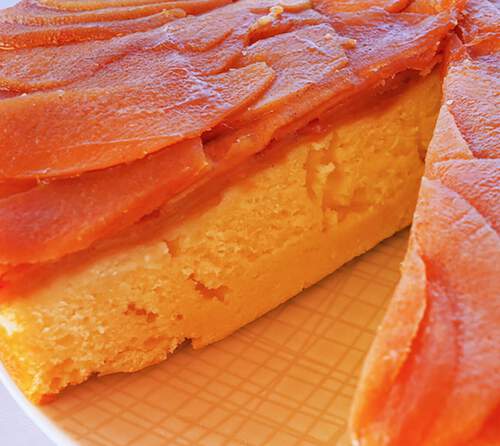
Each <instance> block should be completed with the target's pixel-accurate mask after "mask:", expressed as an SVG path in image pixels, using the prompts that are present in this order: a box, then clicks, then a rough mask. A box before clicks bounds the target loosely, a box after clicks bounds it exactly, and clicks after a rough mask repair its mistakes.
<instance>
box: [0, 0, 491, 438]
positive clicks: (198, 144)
mask: <svg viewBox="0 0 500 446" xmlns="http://www.w3.org/2000/svg"><path fill="white" fill-rule="evenodd" d="M174 6H175V7H174ZM496 8H497V7H496V5H495V4H494V3H491V2H489V1H488V0H484V1H480V0H471V1H469V2H466V1H457V2H452V1H449V2H448V1H442V2H440V1H436V2H427V1H419V0H417V1H410V0H407V1H406V0H405V1H388V0H369V1H350V0H344V1H340V0H338V1H333V0H317V1H314V2H312V3H311V2H309V1H308V0H304V1H302V0H297V1H289V0H276V1H274V0H240V1H237V2H230V1H225V0H222V1H221V0H196V1H194V0H192V1H191V0H187V1H179V2H174V3H172V2H168V3H162V2H155V3H149V2H144V1H142V0H140V1H139V0H129V1H127V2H122V1H120V2H117V1H115V0H100V1H99V2H92V3H86V2H78V1H73V0H57V1H56V0H51V1H45V0H23V1H22V2H21V3H19V4H18V5H16V6H15V7H13V8H9V9H7V10H4V11H2V12H1V13H0V45H1V46H2V47H3V48H5V49H8V50H9V51H3V52H2V53H1V54H0V126H1V128H2V129H3V133H2V135H3V136H2V139H1V140H0V358H1V360H2V361H3V363H4V364H5V366H6V368H7V369H8V371H9V372H10V374H11V375H12V376H13V378H14V380H15V381H16V383H17V384H18V386H19V387H20V388H21V389H22V391H23V392H24V393H25V394H26V395H27V396H28V397H29V398H30V399H32V400H33V401H35V402H38V403H39V402H47V401H49V400H50V399H51V398H53V397H54V396H55V395H57V394H58V393H59V392H60V391H62V390H63V389H64V388H66V387H67V386H69V385H74V384H79V383H81V382H83V381H85V380H86V379H88V378H89V377H91V376H93V375H105V374H110V373H116V372H133V371H136V370H140V369H142V368H144V367H147V366H149V365H151V364H155V363H158V362H160V361H162V360H164V359H165V358H166V357H167V356H169V355H170V354H172V353H173V352H174V351H175V349H176V348H177V347H178V346H179V345H181V344H183V343H185V342H187V343H191V344H192V345H193V346H194V347H195V348H199V347H203V346H205V345H207V344H210V343H212V342H215V341H218V340H220V339H222V338H224V337H225V336H227V335H229V334H230V333H232V332H234V331H235V330H237V329H238V328H240V327H242V326H243V325H245V324H247V323H249V322H251V321H252V320H254V319H256V318H257V317H259V316H261V315H262V314H264V313H265V312H267V311H269V310H271V309H273V308H275V307H276V306H278V305H280V304H281V303H283V302H284V301H286V300H287V299H289V298H291V297H293V296H294V295H296V294H297V293H299V292H300V291H301V290H303V289H304V288H306V287H308V286H310V285H312V284H314V283H316V282H317V281H318V280H320V279H321V278H323V277H325V276H326V275H328V274H330V273H331V272H333V271H334V270H335V269H337V268H339V267H340V266H341V265H343V264H344V263H346V262H348V261H349V260H351V259H352V258H354V257H355V256H358V255H360V254H362V253H364V252H366V251H367V250H369V249H370V248H372V247H373V246H375V245H376V244H377V243H378V242H380V241H381V240H383V239H385V238H387V237H389V236H391V235H393V234H394V233H395V232H397V231H398V230H400V229H402V228H404V227H406V226H408V225H409V224H410V223H411V222H412V219H413V218H414V217H413V215H414V211H415V204H416V203H417V196H419V201H418V203H419V204H418V207H417V211H416V214H415V224H414V227H413V232H412V234H413V235H412V238H411V242H410V248H409V251H408V255H407V259H406V261H405V264H404V267H403V279H402V281H401V283H400V285H399V287H398V289H397V291H396V294H395V298H394V301H393V303H392V306H391V308H390V309H389V313H388V315H387V318H386V320H385V322H384V323H383V324H382V328H381V332H380V334H379V337H378V338H377V340H376V341H375V344H374V346H373V349H372V352H371V353H370V355H369V358H368V361H367V363H366V366H365V371H364V374H363V376H362V380H361V383H360V387H359V391H358V394H357V398H356V401H355V405H354V408H353V415H352V420H351V421H352V422H351V427H352V431H353V436H354V438H355V439H356V440H357V441H359V443H360V444H362V445H400V444H405V445H409V446H410V445H412V444H415V445H427V444H428V445H431V444H432V445H433V444H439V445H450V446H452V445H459V444H462V443H463V442H464V441H469V440H471V441H472V440H474V439H475V438H479V437H480V436H481V435H482V434H481V432H482V431H483V430H485V431H486V432H487V433H488V435H490V436H491V435H493V436H494V435H496V434H494V433H493V434H492V433H491V430H490V429H487V426H488V425H487V424H486V423H490V424H494V422H495V420H493V422H492V421H490V420H491V419H493V418H491V417H494V413H495V410H496V406H497V405H498V404H499V401H500V395H499V393H498V388H500V382H498V378H499V376H500V373H499V372H498V370H497V368H495V367H496V366H495V364H494V359H492V358H494V355H495V352H496V353H498V348H496V347H495V345H494V343H495V342H497V341H498V333H497V331H495V330H494V327H493V326H492V325H495V321H498V317H499V315H498V314H497V313H498V311H497V310H498V307H499V305H498V294H497V295H495V291H498V287H499V284H498V279H497V278H496V277H495V274H496V272H498V271H497V270H496V269H495V265H497V264H498V255H499V252H500V249H499V246H498V232H497V231H498V225H497V223H498V209H497V207H498V202H499V200H498V188H499V178H498V167H499V166H498V164H497V163H496V161H497V158H498V156H497V154H498V119H497V115H498V109H497V108H496V106H495V100H494V99H493V97H492V95H493V92H494V91H496V89H497V87H498V77H497V73H496V72H495V67H497V62H498V60H497V53H496V49H497V45H496V42H497V41H498V40H497V39H498V32H497V31H498V22H496V17H498V11H497V9H496ZM495 14H496V15H495ZM221 22H223V23H224V24H225V26H220V24H221ZM457 24H458V25H457ZM457 26H458V28H457ZM442 88H444V97H443V98H442ZM496 105H498V104H496ZM438 113H439V118H438ZM436 120H437V126H436V130H435V125H436ZM431 138H432V143H431V145H430V150H429V153H428V154H427V155H426V152H427V147H428V145H429V142H430V141H431ZM424 159H426V167H425V176H424V179H423V182H422V185H420V183H421V178H422V175H423V174H424ZM419 189H420V193H419ZM466 208H467V209H466ZM476 214H477V215H476ZM469 220H470V222H469ZM479 223H481V224H479ZM474 225H476V226H477V228H476V226H474ZM464 234H467V236H464ZM476 239H477V240H476ZM471 240H475V242H474V243H473V242H472V241H471ZM471 259H473V260H471ZM495 259H497V260H495ZM451 265H454V266H451ZM460 272H462V273H463V276H462V273H460ZM459 276H460V277H459ZM443 296H445V297H446V298H444V297H443ZM485 302H486V303H485ZM456 308H460V309H461V310H460V311H463V312H462V313H460V314H459V315H458V313H457V310H456ZM484 312H487V316H484V317H483V316H482V314H483V313H484ZM478 320H480V321H481V323H480V324H479V325H477V324H476V325H475V323H474V321H478ZM457 321H459V322H457ZM456 324H458V328H457V326H456ZM488 330H491V333H492V335H491V338H488V337H487V339H488V342H486V341H484V342H483V341H481V340H480V339H479V338H478V336H481V333H483V334H484V333H488ZM443 338H445V339H446V341H445V340H443ZM464 339H465V340H466V341H464ZM491 339H493V343H492V342H491ZM495 340H496V341H495ZM461 342H464V344H463V345H462V344H461ZM497 344H498V342H497ZM431 346H432V348H431ZM460 349H462V350H463V351H462V350H460ZM476 350H477V352H483V353H484V355H482V356H481V354H480V353H477V355H476V353H474V354H472V353H471V354H472V355H473V356H474V355H476V356H477V358H476V356H474V358H476V359H477V363H476V365H473V361H474V360H475V359H473V358H472V356H471V357H470V358H469V357H467V358H466V359H464V362H463V363H461V362H460V360H459V359H457V358H465V356H466V353H467V354H468V353H469V352H471V351H476ZM460 351H462V353H460ZM415 352H416V353H415ZM436 355H437V356H439V357H442V358H443V361H442V362H440V361H439V360H437V359H436ZM388 357H389V358H390V361H389V360H387V358H388ZM422 358H424V359H422ZM422 361H424V362H425V367H424V366H422V363H421V362H422ZM491 367H493V368H492V369H491ZM486 371H488V372H489V373H492V375H491V376H490V375H488V376H487V372H486ZM474 379H476V381H474ZM418 380H423V381H422V382H425V385H423V386H422V387H416V386H415V382H417V381H418ZM449 380H452V381H450V384H449V385H446V386H445V385H444V384H443V383H447V382H448V381H449ZM453 380H455V381H453ZM488 383H489V384H488ZM497 384H498V385H497ZM429 389H431V390H429ZM438 390H439V392H441V393H440V395H441V394H442V396H443V398H445V397H446V398H449V399H448V400H446V401H447V403H446V404H444V405H443V406H442V407H441V404H440V402H439V401H438V400H433V398H434V396H433V395H435V392H434V391H438ZM432 392H434V393H432ZM465 404H467V405H471V407H474V414H473V415H471V416H470V417H469V418H467V420H465V421H464V422H463V423H459V422H458V418H460V417H459V414H458V412H457V413H455V412H454V410H455V409H454V407H463V406H464V405H465ZM438 405H439V406H440V407H438ZM422 414H426V415H425V416H423V415H422ZM461 419H462V420H463V418H461ZM396 420H397V422H396ZM459 424H460V427H457V428H450V427H449V426H448V425H453V426H455V425H457V426H458V425H459ZM483 425H484V426H486V427H484V426H483ZM483 427H484V429H483ZM411 442H413V443H411ZM460 442H462V443H460ZM463 444H468V443H463Z"/></svg>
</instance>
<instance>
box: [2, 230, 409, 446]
mask: <svg viewBox="0 0 500 446" xmlns="http://www.w3.org/2000/svg"><path fill="white" fill-rule="evenodd" d="M406 242H407V231H405V232H403V233H401V234H399V235H396V236H395V237H393V238H391V239H389V240H387V241H385V242H383V243H381V244H380V245H379V246H378V247H376V248H375V249H373V250H372V251H370V252H369V253H367V254H365V255H364V256H362V257H360V258H358V259H357V260H355V261H352V262H350V263H349V264H348V265H346V266H344V267H343V268H342V269H340V270H339V271H337V272H336V273H335V274H332V275H331V276H329V277H328V278H326V279H324V280H323V281H322V282H320V283H319V284H317V285H315V286H314V287H312V288H310V289H308V290H306V291H304V292H303V293H301V294H300V295H298V296H297V297H295V298H294V299H292V300H291V301H289V302H288V303H286V304H284V305H282V306H280V307H279V308H277V309H276V310H274V311H272V312H270V313H268V314H267V315H265V316H263V317H262V318H260V319H259V320H257V321H255V322H253V323H252V324H249V325H248V326H246V327H244V328H243V329H241V330H239V331H238V332H237V333H235V334H233V335H232V336H230V337H229V338H227V339H225V340H223V341H220V342H218V343H216V344H214V345H211V346H209V347H206V348H204V349H202V350H198V351H194V350H192V349H191V348H190V347H185V348H183V349H181V350H180V351H179V352H177V353H175V354H174V355H173V356H172V357H171V358H170V359H169V360H167V361H166V362H164V363H162V364H160V365H158V366H154V367H150V368H149V369H146V370H144V371H141V372H138V373H135V374H130V375H115V376H109V377H104V378H100V379H93V380H90V381H89V382H88V383H86V384H83V385H81V386H78V387H76V388H73V389H70V390H68V391H67V392H65V393H64V394H63V395H62V397H61V398H60V399H58V400H57V401H56V402H55V403H53V404H51V405H49V406H45V407H43V408H42V409H39V408H37V407H34V406H33V405H31V404H30V403H29V402H27V401H26V400H25V399H24V397H23V396H22V395H21V394H20V392H19V391H18V390H17V389H16V388H15V386H14V385H13V384H12V382H11V381H10V379H9V378H7V376H6V375H5V373H4V372H2V373H1V378H2V381H3V382H4V383H5V384H6V386H7V387H8V388H9V390H10V392H11V393H12V395H13V396H14V398H15V399H16V400H17V402H18V404H19V405H20V406H21V407H22V408H23V410H24V411H25V412H26V413H27V414H28V415H29V416H30V417H31V418H32V419H33V420H34V421H35V423H36V424H37V425H38V426H39V427H40V428H41V429H42V430H43V431H44V432H45V433H46V434H47V435H48V436H49V437H50V438H51V439H52V440H53V441H54V442H55V443H56V444H57V445H60V446H75V444H77V445H87V446H160V445H167V444H168V445H169V446H181V445H185V446H191V445H200V446H204V445H207V446H218V445H231V446H236V445H243V444H244V445H259V446H261V445H273V446H274V445H276V446H284V445H286V446H293V445H300V446H320V445H321V446H324V445H338V446H341V445H342V446H343V445H347V444H348V437H347V432H346V429H347V424H346V420H347V417H348V411H349V405H350V402H351V398H352V395H353V393H354V390H355V386H356V381H357V376H358V373H359V369H360V366H361V364H362V360H363V357H364V354H365V353H366V351H367V349H368V348H369V345H370V343H371V340H372V339H373V336H374V334H375V330H376V327H377V325H378V323H379V322H380V320H381V318H382V316H383V314H384V310H385V306H386V304H387V302H388V299H389V298H390V296H391V294H392V291H393V289H394V286H395V284H396V282H397V280H398V278H399V266H400V262H401V260H402V258H403V255H404V251H405V249H406Z"/></svg>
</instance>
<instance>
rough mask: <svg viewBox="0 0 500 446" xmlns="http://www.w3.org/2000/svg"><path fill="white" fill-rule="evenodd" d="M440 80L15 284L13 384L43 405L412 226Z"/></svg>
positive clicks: (3, 335)
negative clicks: (33, 282) (35, 279)
mask: <svg viewBox="0 0 500 446" xmlns="http://www.w3.org/2000/svg"><path fill="white" fill-rule="evenodd" d="M440 88H441V86H440V79H439V77H438V75H437V74H435V73H433V74H431V75H429V76H427V77H426V78H419V79H413V80H411V81H410V82H408V84H407V85H405V87H404V88H402V90H401V91H399V93H398V94H388V95H385V96H384V97H381V98H379V100H377V101H375V103H373V104H372V105H370V106H367V107H364V109H363V110H361V111H358V112H357V113H356V114H350V117H349V118H345V119H343V120H337V121H336V124H334V125H331V126H329V127H328V129H327V130H325V131H324V132H323V133H321V134H317V135H312V134H309V135H304V136H301V137H300V138H298V139H297V140H296V141H294V142H293V144H292V143H290V144H289V145H288V146H287V147H286V150H285V149H283V147H281V148H277V149H276V151H277V152H279V151H281V152H283V154H282V155H281V156H276V153H273V150H268V151H266V152H265V153H263V154H261V155H259V156H257V157H255V158H254V159H253V160H252V161H249V162H248V165H247V166H246V171H245V172H244V173H242V174H239V175H233V179H232V180H231V182H230V184H226V185H224V187H223V188H222V191H219V192H217V193H216V188H215V187H214V188H210V187H207V188H205V189H206V190H205V192H203V191H201V192H197V194H198V199H195V198H193V197H191V198H190V197H187V198H186V199H185V200H184V201H183V202H181V203H180V204H179V205H177V207H176V209H175V212H174V211H172V210H170V211H168V210H166V211H165V212H160V213H159V214H158V215H155V216H151V217H150V218H148V219H146V220H144V221H143V222H141V223H140V224H138V225H136V227H135V228H133V230H129V231H127V233H126V234H123V235H121V236H120V237H117V238H115V239H114V240H110V241H107V242H106V243H101V244H100V245H99V246H96V247H94V248H92V249H89V250H87V251H86V252H83V253H80V254H77V255H74V256H69V257H68V258H65V259H63V260H61V261H59V262H57V264H55V265H53V266H51V267H48V271H49V273H50V269H51V268H52V269H53V270H54V271H57V273H54V274H49V273H48V276H47V278H45V279H44V282H43V286H33V287H25V288H23V289H21V288H19V289H16V292H15V295H13V296H11V297H10V298H8V299H5V300H2V301H1V303H0V355H1V356H0V357H1V359H2V360H3V361H4V363H5V364H6V366H7V368H8V369H9V371H10V372H11V374H12V376H13V377H14V379H15V380H16V381H17V383H18V385H19V386H20V387H21V389H22V390H23V391H24V392H25V393H26V394H27V395H28V396H30V397H31V398H32V399H33V400H35V401H42V400H44V399H45V398H47V397H49V396H50V395H53V394H55V393H58V392H59V391H60V390H62V389H63V388H64V387H66V386H68V385H70V384H76V383H80V382H82V381H84V380H85V379H87V378H88V377H89V376H91V375H93V374H98V375H102V374H108V373H114V372H130V371H134V370H138V369H141V368H143V367H146V366H148V365H150V364H154V363H157V362H159V361H162V360H163V359H165V358H166V357H167V356H168V355H169V354H170V353H171V352H173V351H174V350H175V348H176V347H177V346H178V345H179V344H181V343H182V342H184V341H186V340H188V341H191V342H192V344H193V345H194V346H195V347H201V346H204V345H206V344H209V343H211V342H214V341H217V340H219V339H221V338H223V337H225V336H227V335H228V334H230V333H231V332H233V331H234V330H236V329H238V328H239V327H241V326H242V325H244V324H246V323H248V322H250V321H252V320H254V319H255V318H257V317H258V316H260V315H262V314H263V313H265V312H267V311H269V310H270V309H272V308H274V307H276V306H277V305H279V304H280V303H282V302H284V301H285V300H287V299H289V298H290V297H292V296H294V295H295V294H297V293H298V292H300V291H301V290H302V289H304V288H305V287H307V286H309V285H311V284H313V283H315V282H316V281H318V280H319V279H321V278H322V277H324V276H325V275H327V274H329V273H331V272H332V271H334V270H335V269H337V268H338V267H339V266H341V265H342V264H344V263H345V262H347V261H349V260H350V259H352V258H353V257H355V256H357V255H359V254H361V253H363V252H365V251H366V250H368V249H370V248H371V247H373V246H374V245H375V244H376V243H378V242H379V241H381V240H382V239H384V238H386V237H389V236H391V235H392V234H394V233H395V232H396V231H398V230H399V229H401V228H403V227H405V226H407V225H408V224H409V223H410V222H411V216H412V214H413V210H414V207H415V203H416V198H417V192H418V187H419V182H420V177H421V175H422V172H423V154H424V152H425V149H426V147H427V145H428V143H429V141H430V138H431V135H432V130H433V127H434V123H435V119H436V115H437V111H438V108H439V100H440V94H441V93H440ZM281 152H280V153H281ZM200 193H202V194H205V195H206V196H200V195H199V194H200ZM184 202H186V204H183V203H184ZM196 202H199V203H201V204H198V205H196V204H195V203H196ZM28 285H29V284H28Z"/></svg>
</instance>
